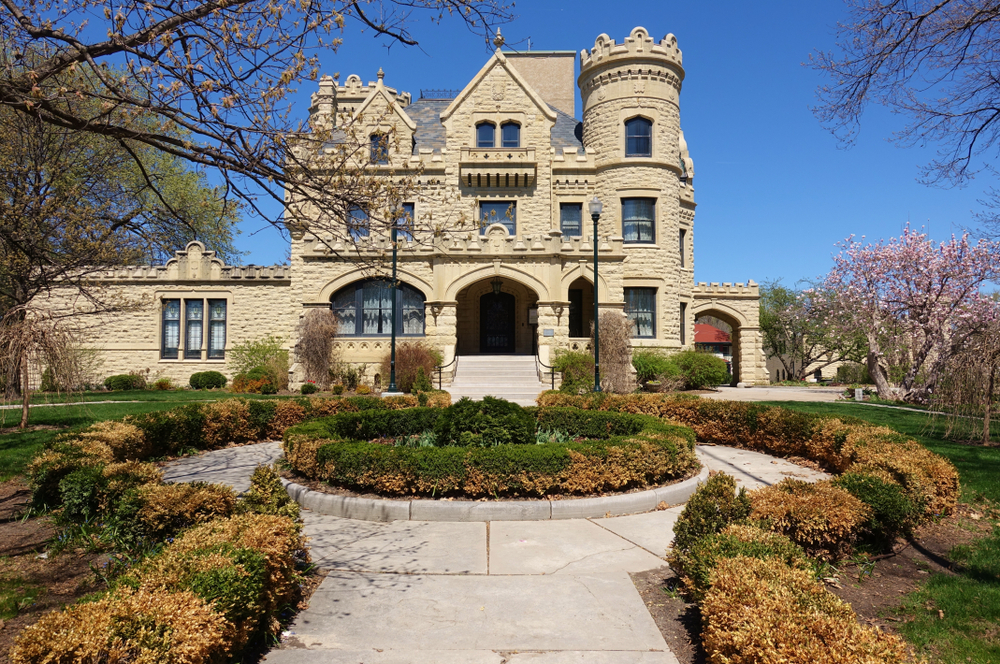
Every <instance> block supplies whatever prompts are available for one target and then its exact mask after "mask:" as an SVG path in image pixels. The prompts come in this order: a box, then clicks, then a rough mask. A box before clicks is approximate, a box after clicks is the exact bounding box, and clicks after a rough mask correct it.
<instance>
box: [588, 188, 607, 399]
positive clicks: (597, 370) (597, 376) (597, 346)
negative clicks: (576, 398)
mask: <svg viewBox="0 0 1000 664" xmlns="http://www.w3.org/2000/svg"><path fill="white" fill-rule="evenodd" d="M589 207H590V218H591V219H593V220H594V237H593V238H591V242H593V243H594V391H595V392H600V391H601V325H600V315H599V311H598V308H597V247H598V242H597V220H598V219H600V218H601V212H602V211H603V210H604V205H603V204H602V203H601V200H600V199H599V198H598V197H597V196H594V197H593V198H592V199H591V200H590V205H589Z"/></svg>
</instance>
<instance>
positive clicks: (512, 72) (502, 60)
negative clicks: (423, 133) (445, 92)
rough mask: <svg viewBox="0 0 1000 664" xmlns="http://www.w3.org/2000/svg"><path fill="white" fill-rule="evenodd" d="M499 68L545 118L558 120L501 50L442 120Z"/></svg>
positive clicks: (442, 115)
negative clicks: (508, 61)
mask: <svg viewBox="0 0 1000 664" xmlns="http://www.w3.org/2000/svg"><path fill="white" fill-rule="evenodd" d="M497 66H500V67H503V68H504V71H506V72H507V74H508V75H509V76H510V77H511V78H512V79H514V81H515V82H516V83H517V84H518V85H519V86H520V87H521V89H522V90H524V92H525V94H527V95H528V97H529V98H530V99H531V101H532V102H534V104H535V106H537V107H538V110H540V111H541V112H542V114H543V115H544V116H545V117H547V118H548V119H549V120H552V121H553V122H555V121H556V120H557V117H558V116H557V114H556V112H555V111H554V110H553V109H552V108H551V107H550V106H549V105H548V104H546V103H545V101H544V100H543V99H542V98H541V96H539V94H538V93H537V92H535V90H534V89H533V88H532V87H531V86H530V85H528V82H527V81H525V80H524V77H523V76H521V75H520V74H519V73H518V72H517V70H516V69H514V68H513V67H509V66H507V57H506V56H505V55H504V54H503V53H502V52H501V51H500V49H497V50H496V51H495V52H494V53H493V56H492V57H491V58H490V59H489V60H488V61H487V62H486V64H485V65H483V68H482V69H480V70H479V73H478V74H476V75H475V76H474V77H473V79H472V80H471V81H469V84H468V85H466V86H465V87H464V88H463V89H462V91H461V92H460V93H459V94H458V96H457V97H455V99H454V100H453V101H452V102H451V104H450V105H449V106H448V108H446V109H445V110H444V112H443V113H441V119H442V120H447V119H448V118H449V117H451V114H452V113H454V112H455V111H456V110H457V109H458V107H459V106H461V105H462V103H463V102H464V101H465V100H466V99H468V97H469V95H470V94H472V91H473V90H475V89H476V88H477V87H478V86H479V84H480V83H481V82H482V81H483V79H485V78H486V76H487V74H489V73H490V72H491V71H493V69H494V67H497Z"/></svg>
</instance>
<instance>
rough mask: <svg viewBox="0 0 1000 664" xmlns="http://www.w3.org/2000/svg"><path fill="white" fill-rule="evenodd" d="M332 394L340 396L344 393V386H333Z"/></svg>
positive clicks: (338, 384)
mask: <svg viewBox="0 0 1000 664" xmlns="http://www.w3.org/2000/svg"><path fill="white" fill-rule="evenodd" d="M333 393H334V394H336V395H337V396H340V395H341V394H343V393H344V386H343V385H341V384H340V383H337V384H336V385H334V386H333Z"/></svg>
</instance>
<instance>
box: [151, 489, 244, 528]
mask: <svg viewBox="0 0 1000 664" xmlns="http://www.w3.org/2000/svg"><path fill="white" fill-rule="evenodd" d="M139 499H140V500H141V502H142V508H141V509H140V510H139V514H138V517H139V521H141V522H142V526H143V530H144V531H145V533H147V534H148V536H149V537H152V538H154V539H157V540H159V539H163V538H164V537H168V536H170V535H172V534H174V533H176V532H179V531H180V530H181V529H183V528H187V527H189V526H193V525H195V524H199V523H205V522H206V521H211V520H212V519H215V518H218V517H225V516H230V515H232V513H233V511H234V510H235V508H236V494H235V493H233V490H232V489H231V488H229V487H228V486H225V485H222V484H208V483H206V482H191V483H186V484H159V485H147V486H144V487H142V488H141V489H140V491H139Z"/></svg>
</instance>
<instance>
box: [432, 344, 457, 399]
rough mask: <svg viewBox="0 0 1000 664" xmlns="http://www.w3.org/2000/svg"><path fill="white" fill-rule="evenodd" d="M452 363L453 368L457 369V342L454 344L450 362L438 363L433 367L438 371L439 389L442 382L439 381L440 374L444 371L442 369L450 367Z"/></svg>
mask: <svg viewBox="0 0 1000 664" xmlns="http://www.w3.org/2000/svg"><path fill="white" fill-rule="evenodd" d="M453 364H454V365H455V370H456V371H457V370H458V344H457V343H456V344H455V357H453V358H452V360H451V362H449V363H448V364H439V365H437V366H436V367H434V369H435V370H436V371H437V372H438V389H439V390H440V389H442V387H441V385H442V384H443V383H442V382H441V376H442V374H443V373H444V370H445V369H447V368H448V367H450V366H451V365H453Z"/></svg>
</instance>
